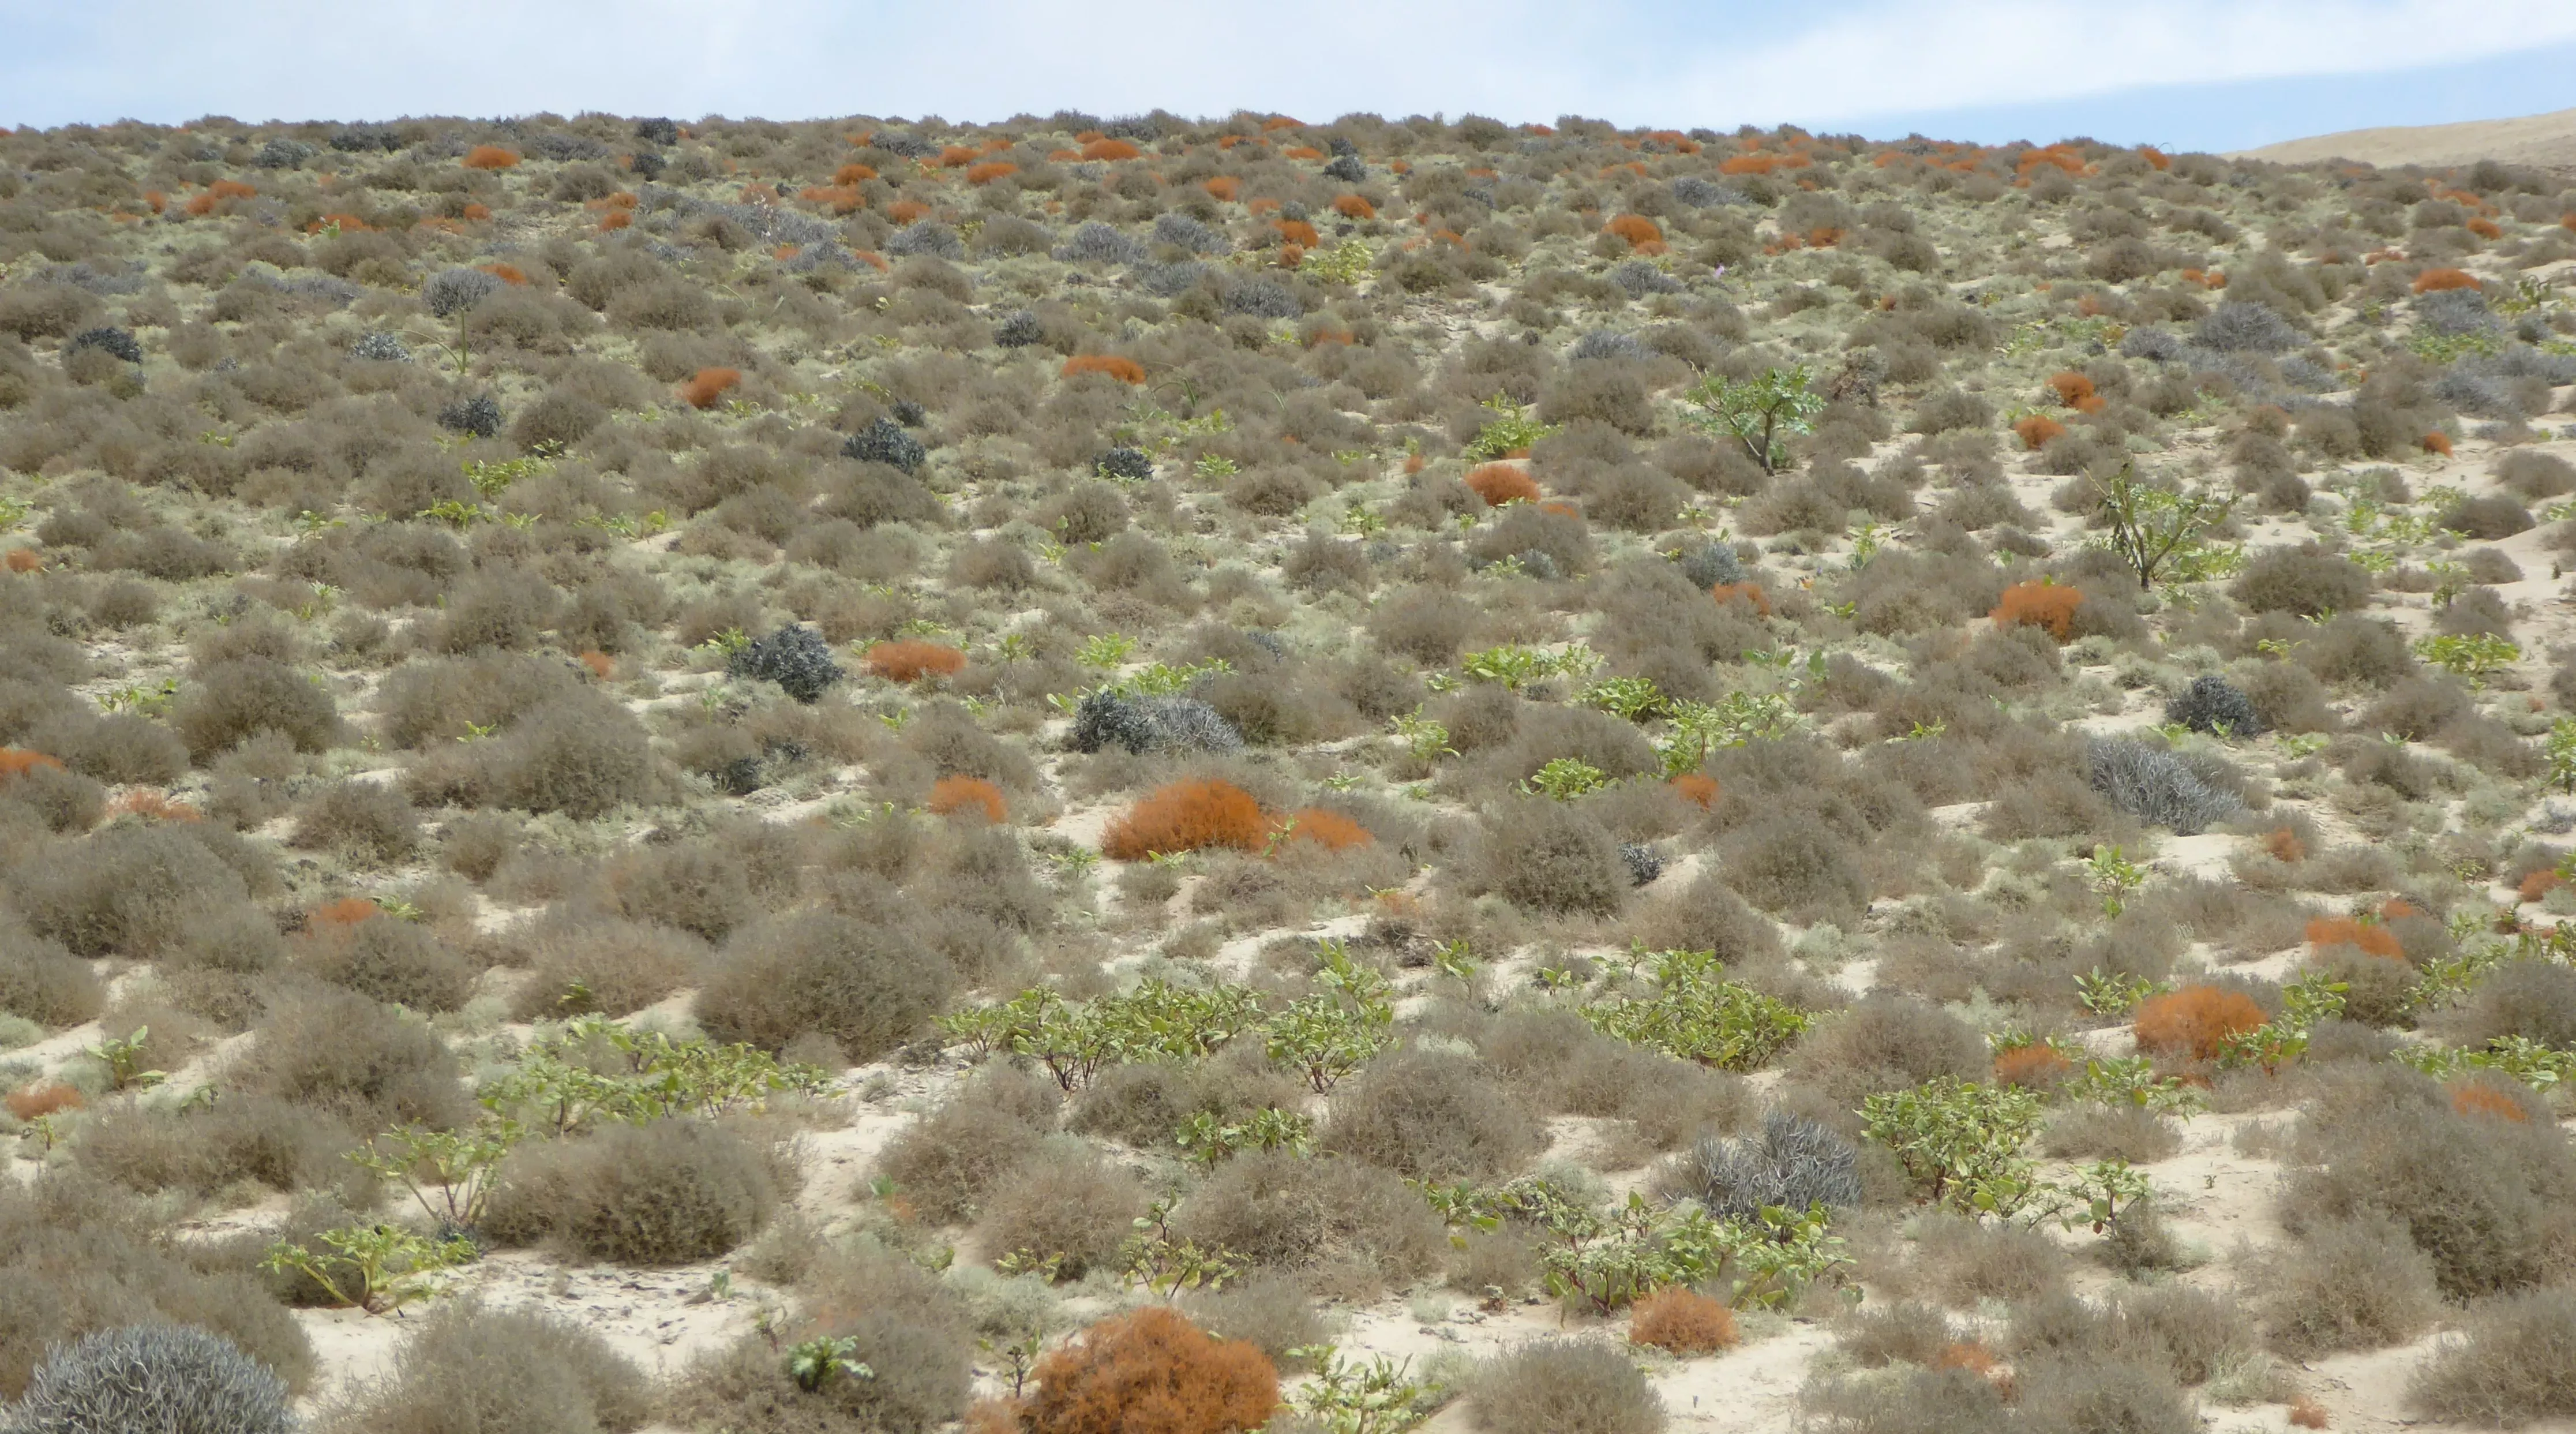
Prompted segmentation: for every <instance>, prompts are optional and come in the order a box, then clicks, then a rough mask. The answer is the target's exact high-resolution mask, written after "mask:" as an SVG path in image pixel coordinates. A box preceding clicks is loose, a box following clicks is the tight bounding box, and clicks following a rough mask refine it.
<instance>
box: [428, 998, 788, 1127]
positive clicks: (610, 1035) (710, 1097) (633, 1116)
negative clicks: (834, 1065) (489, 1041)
mask: <svg viewBox="0 0 2576 1434" xmlns="http://www.w3.org/2000/svg"><path fill="white" fill-rule="evenodd" d="M830 1083H831V1077H830V1075H829V1074H828V1073H827V1072H825V1071H824V1070H823V1069H822V1068H820V1067H818V1066H809V1065H798V1064H795V1063H792V1062H782V1061H780V1060H778V1059H776V1058H775V1057H773V1056H771V1055H770V1054H769V1053H768V1052H766V1051H763V1050H761V1049H759V1048H758V1047H755V1046H748V1045H740V1044H734V1045H719V1044H717V1043H715V1042H713V1041H710V1040H707V1039H706V1038H705V1037H703V1036H699V1037H691V1038H690V1039H687V1040H678V1041H675V1040H673V1039H671V1037H670V1036H668V1035H665V1034H663V1033H662V1032H659V1031H636V1030H633V1029H631V1028H629V1027H626V1026H623V1025H620V1024H618V1023H617V1022H615V1021H611V1020H608V1019H606V1018H604V1017H600V1016H580V1017H576V1018H574V1019H573V1020H570V1021H567V1022H565V1023H564V1024H563V1025H562V1026H560V1027H556V1028H551V1029H541V1030H540V1032H539V1033H538V1034H537V1035H536V1036H535V1037H534V1038H533V1039H531V1040H530V1041H529V1042H528V1046H527V1049H526V1050H525V1051H524V1052H522V1053H521V1055H520V1057H519V1063H518V1066H517V1068H516V1069H514V1070H512V1071H510V1072H509V1073H507V1074H505V1075H502V1076H500V1077H498V1078H497V1079H494V1080H492V1081H489V1082H487V1083H485V1084H484V1086H483V1087H482V1089H481V1090H480V1091H478V1092H477V1093H476V1099H477V1100H478V1101H480V1102H481V1103H482V1105H483V1108H484V1109H486V1110H488V1111H490V1112H492V1113H493V1114H494V1115H497V1116H501V1117H503V1118H504V1119H505V1120H511V1121H524V1122H525V1123H527V1124H531V1125H536V1126H541V1127H543V1128H546V1129H549V1130H552V1131H554V1132H555V1133H556V1134H558V1135H560V1134H563V1133H564V1132H567V1131H571V1130H575V1129H578V1128H580V1127H582V1126H583V1125H585V1124H588V1123H590V1122H592V1121H594V1120H615V1121H623V1122H626V1123H627V1124H631V1125H643V1124H646V1123H647V1122H650V1121H655V1120H662V1119H665V1118H668V1117H670V1116H674V1115H699V1116H708V1117H713V1116H718V1115H723V1114H726V1113H728V1112H731V1111H736V1110H757V1109H761V1108H763V1107H765V1106H766V1104H767V1102H768V1100H769V1099H770V1097H772V1096H775V1095H780V1094H785V1093H788V1092H799V1091H801V1092H813V1091H818V1090H821V1089H822V1088H823V1087H825V1086H827V1085H829V1084H830ZM513 1138H514V1139H515V1138H516V1137H515V1136H514V1137H513ZM469 1154H470V1147H469V1148H467V1149H464V1150H460V1151H459V1158H460V1159H461V1158H465V1157H466V1156H467V1155H469Z"/></svg>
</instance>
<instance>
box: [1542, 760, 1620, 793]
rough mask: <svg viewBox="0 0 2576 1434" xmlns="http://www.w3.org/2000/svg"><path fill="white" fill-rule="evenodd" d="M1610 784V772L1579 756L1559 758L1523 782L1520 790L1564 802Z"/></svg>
mask: <svg viewBox="0 0 2576 1434" xmlns="http://www.w3.org/2000/svg"><path fill="white" fill-rule="evenodd" d="M1609 784H1610V777H1609V774H1608V773H1606V772H1604V771H1602V770H1601V769H1600V768H1599V767H1596V766H1593V765H1592V764H1591V763H1589V762H1586V761H1584V760H1583V759H1582V758H1580V757H1558V758H1555V759H1553V760H1551V761H1550V762H1549V763H1548V764H1547V765H1546V766H1544V767H1541V768H1539V769H1538V770H1537V771H1536V772H1534V773H1532V774H1531V775H1530V778H1529V780H1527V781H1525V782H1523V783H1521V790H1522V791H1524V792H1527V793H1529V794H1530V795H1532V796H1548V797H1553V798H1555V799H1556V800H1558V801H1560V802H1565V801H1572V800H1573V799H1574V798H1576V797H1579V796H1582V795H1583V794H1584V793H1586V792H1595V791H1599V790H1600V789H1601V788H1603V787H1606V786H1608V785H1609Z"/></svg>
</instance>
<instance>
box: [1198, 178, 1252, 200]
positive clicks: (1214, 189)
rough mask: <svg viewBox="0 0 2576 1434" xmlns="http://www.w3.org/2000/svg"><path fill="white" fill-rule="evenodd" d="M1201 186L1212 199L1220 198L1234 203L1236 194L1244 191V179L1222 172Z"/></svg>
mask: <svg viewBox="0 0 2576 1434" xmlns="http://www.w3.org/2000/svg"><path fill="white" fill-rule="evenodd" d="M1199 188H1201V189H1204V190H1206V191H1207V192H1208V197H1209V198H1211V199H1220V200H1223V201H1225V202H1226V203H1228V204H1232V203H1233V202H1234V200H1235V196H1236V195H1239V194H1241V193H1242V192H1243V181H1242V180H1240V179H1237V178H1235V177H1234V176H1233V175H1231V174H1220V175H1218V176H1216V177H1215V178H1213V179H1210V180H1208V181H1206V182H1205V183H1203V184H1201V185H1200V186H1199Z"/></svg>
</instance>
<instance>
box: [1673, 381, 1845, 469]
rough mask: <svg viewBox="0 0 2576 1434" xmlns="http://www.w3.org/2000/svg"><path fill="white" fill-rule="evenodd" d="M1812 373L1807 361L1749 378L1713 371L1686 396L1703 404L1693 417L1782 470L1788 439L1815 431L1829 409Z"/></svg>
mask: <svg viewBox="0 0 2576 1434" xmlns="http://www.w3.org/2000/svg"><path fill="white" fill-rule="evenodd" d="M1809 378H1810V375H1809V374H1808V371H1807V368H1806V366H1805V365H1804V364H1800V365H1797V366H1795V367H1792V368H1767V369H1764V370H1763V371H1762V372H1761V374H1760V375H1759V376H1757V377H1754V378H1749V379H1735V378H1726V377H1723V376H1721V375H1715V374H1712V375H1710V376H1709V377H1707V378H1704V379H1702V380H1700V381H1699V382H1698V383H1696V384H1694V385H1692V386H1691V387H1690V388H1689V389H1688V390H1686V391H1685V392H1684V393H1683V394H1682V397H1683V398H1684V399H1685V400H1687V401H1688V402H1690V403H1691V404H1693V405H1695V406H1696V407H1697V408H1698V409H1699V412H1697V413H1695V414H1692V415H1690V416H1689V417H1690V421H1691V422H1693V423H1695V424H1698V425H1699V426H1700V427H1702V428H1705V429H1708V430H1710V431H1711V432H1715V433H1722V434H1725V435H1726V436H1728V437H1730V438H1733V439H1734V440H1735V441H1736V442H1737V443H1739V444H1741V445H1743V448H1744V451H1745V453H1746V454H1747V455H1749V456H1750V457H1751V458H1752V459H1753V461H1754V462H1756V463H1759V464H1761V465H1762V471H1763V472H1765V473H1777V472H1779V471H1780V470H1781V469H1783V468H1785V467H1787V466H1788V465H1789V444H1788V440H1789V439H1791V438H1793V437H1796V436H1798V435H1800V434H1804V433H1812V432H1814V431H1815V417H1816V415H1817V414H1819V413H1822V412H1824V411H1825V396H1824V395H1823V394H1820V393H1816V392H1814V391H1812V390H1810V389H1809V388H1808V387H1807V384H1808V381H1809Z"/></svg>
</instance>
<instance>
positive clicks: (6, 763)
mask: <svg viewBox="0 0 2576 1434" xmlns="http://www.w3.org/2000/svg"><path fill="white" fill-rule="evenodd" d="M20 551H22V552H23V551H25V550H24V549H21V550H20ZM62 765H63V764H62V762H61V761H60V760H58V759H56V758H54V757H50V756H47V755H46V754H45V753H42V752H38V751H34V750H31V749H29V748H26V747H0V780H6V779H8V778H10V777H23V776H25V775H26V774H27V773H29V772H32V771H34V770H36V769H37V768H38V767H51V768H54V769H55V770H56V771H60V770H61V769H62Z"/></svg>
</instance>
